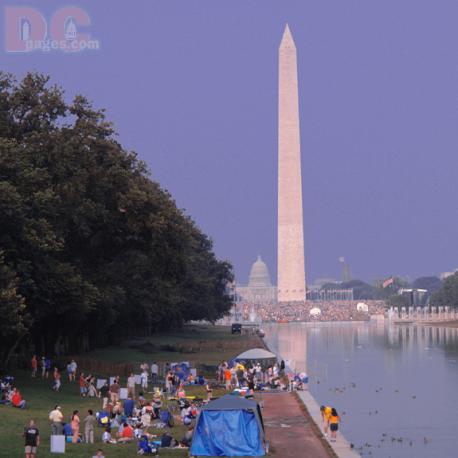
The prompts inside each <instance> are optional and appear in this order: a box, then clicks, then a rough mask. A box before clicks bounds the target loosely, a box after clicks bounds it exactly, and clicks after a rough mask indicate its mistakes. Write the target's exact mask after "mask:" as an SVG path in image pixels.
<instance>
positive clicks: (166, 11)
mask: <svg viewBox="0 0 458 458" xmlns="http://www.w3.org/2000/svg"><path fill="white" fill-rule="evenodd" d="M6 5H12V6H14V5H15V4H14V2H7V4H6ZM27 5H28V6H30V7H33V8H37V9H38V10H40V11H41V12H42V13H43V14H44V16H46V17H47V18H49V17H50V16H51V15H52V13H53V11H55V10H56V9H57V8H59V7H61V6H62V5H61V3H60V2H59V1H56V0H52V1H49V2H47V3H46V5H42V2H39V1H37V0H30V1H29V2H28V3H27ZM74 5H76V6H78V7H81V8H83V9H84V10H85V11H86V12H87V13H88V15H89V16H90V18H91V22H92V24H91V25H90V27H88V28H87V29H86V30H87V31H88V32H89V33H90V34H91V36H92V37H94V38H97V39H98V40H100V43H101V47H100V49H99V50H94V51H83V52H80V53H73V54H72V53H68V54H66V53H63V52H60V51H51V52H47V53H43V52H41V51H35V52H33V53H18V54H12V53H7V52H5V46H4V44H3V46H2V52H3V64H2V66H1V68H2V70H4V71H8V72H12V73H14V74H16V75H17V76H18V77H22V76H23V75H24V73H25V72H26V71H29V70H37V71H40V72H44V73H47V74H49V75H50V76H51V81H52V83H56V84H58V85H60V86H62V87H63V88H64V89H65V90H66V94H67V96H68V97H72V96H73V95H74V94H76V93H81V94H83V95H86V96H88V98H90V99H91V100H92V101H93V102H94V106H95V107H104V108H106V109H107V118H108V119H109V120H111V121H113V122H114V124H115V127H116V130H117V131H118V133H119V141H120V143H121V144H122V145H123V146H124V147H126V148H128V149H133V150H135V151H136V152H137V153H138V154H139V157H140V158H141V159H143V160H145V161H146V162H147V164H148V166H149V167H150V169H151V171H152V176H153V178H154V179H156V180H158V181H159V182H160V183H161V185H162V186H163V187H164V188H166V189H168V190H169V191H170V192H171V193H172V195H173V196H174V198H175V199H176V201H177V203H178V206H179V207H181V208H185V209H186V211H187V212H188V213H189V214H190V215H191V216H192V217H193V218H194V219H195V220H196V222H197V223H198V225H199V226H200V227H201V228H202V229H203V230H204V231H205V232H206V233H207V234H208V235H209V236H210V237H211V238H212V239H213V240H214V241H215V249H216V253H217V255H218V256H219V257H221V258H225V259H229V260H230V261H231V262H232V263H233V264H234V267H235V272H236V275H237V281H238V282H239V283H241V284H245V283H246V282H247V280H248V274H249V269H250V267H251V265H252V263H253V262H254V261H255V260H256V257H257V255H258V254H261V255H262V257H263V259H264V260H265V262H266V263H267V265H268V267H269V270H270V274H271V277H272V281H273V283H276V219H277V215H276V211H277V195H276V192H277V187H276V172H277V163H276V160H277V96H278V94H277V78H278V74H277V69H278V46H279V43H280V39H281V35H282V33H283V29H284V26H285V23H286V22H288V23H289V25H290V28H291V31H292V34H293V36H294V40H295V43H296V46H297V52H298V67H299V96H300V114H301V142H302V171H303V197H304V238H305V262H306V275H307V279H308V281H309V282H312V281H313V279H316V278H321V277H332V278H335V279H340V278H341V267H340V265H339V262H338V257H339V256H345V257H346V259H347V261H348V262H349V264H350V268H351V271H352V274H353V277H354V278H360V279H363V280H366V281H372V280H373V279H375V278H383V277H385V276H387V275H390V274H392V273H396V274H399V275H403V276H409V277H410V278H411V279H414V278H416V277H418V276H422V275H437V274H439V273H440V272H443V271H451V270H453V269H455V268H456V267H458V259H457V256H456V252H457V249H456V234H457V233H458V213H457V212H456V211H454V210H455V208H456V204H455V200H456V195H457V186H456V184H455V183H456V177H455V175H456V170H457V169H458V156H457V154H456V147H457V145H458V129H457V128H456V125H457V121H458V110H457V97H456V94H457V63H456V59H457V55H458V40H457V38H458V29H457V28H456V24H455V20H454V19H455V18H456V17H458V15H457V14H458V4H457V3H456V2H451V1H446V2H443V3H440V4H433V3H431V2H428V1H426V0H417V1H413V0H406V1H405V2H402V3H399V2H395V1H394V0H388V1H386V2H383V3H381V2H380V3H378V4H374V3H372V2H371V3H362V2H357V1H356V0H347V1H346V2H338V1H336V0H334V1H331V2H327V3H326V2H320V1H318V0H314V1H310V2H307V3H304V2H301V1H299V0H297V1H285V2H282V3H281V4H280V3H278V2H274V1H273V0H266V1H264V2H262V3H261V2H255V1H251V2H247V1H243V2H242V1H234V2H231V3H227V4H221V3H218V4H217V3H215V2H211V1H209V0H200V1H199V2H186V1H183V0H180V1H174V0H172V1H167V2H165V1H156V2H150V1H148V0H137V2H136V3H135V6H132V5H129V6H127V5H126V4H123V3H121V2H120V3H119V4H117V3H113V2H108V1H107V0H99V1H98V2H97V3H94V2H91V1H76V2H74ZM107 11H109V13H110V14H109V15H107V14H106V13H107ZM0 12H1V14H2V21H3V22H4V20H5V11H4V9H2V10H0Z"/></svg>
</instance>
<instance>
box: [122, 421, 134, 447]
mask: <svg viewBox="0 0 458 458" xmlns="http://www.w3.org/2000/svg"><path fill="white" fill-rule="evenodd" d="M133 440H134V430H133V429H132V426H130V425H128V424H127V423H124V425H123V428H122V433H121V434H120V437H119V439H118V442H130V441H133Z"/></svg>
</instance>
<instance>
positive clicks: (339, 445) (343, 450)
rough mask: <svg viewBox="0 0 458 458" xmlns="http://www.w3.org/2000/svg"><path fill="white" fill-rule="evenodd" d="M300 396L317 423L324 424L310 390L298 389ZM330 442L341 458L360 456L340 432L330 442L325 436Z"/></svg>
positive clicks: (357, 457) (356, 457)
mask: <svg viewBox="0 0 458 458" xmlns="http://www.w3.org/2000/svg"><path fill="white" fill-rule="evenodd" d="M297 394H298V395H299V398H300V399H301V401H302V402H303V403H304V405H305V406H306V407H307V410H308V412H309V414H310V416H311V417H312V420H313V421H314V422H315V424H316V425H320V426H321V425H322V419H321V412H320V406H319V405H318V404H317V402H316V401H315V398H314V397H313V396H312V395H311V394H310V393H309V392H308V391H298V392H297ZM325 440H326V441H327V442H328V444H329V445H330V446H331V447H332V449H333V450H334V453H335V454H336V455H337V456H338V457H339V458H359V456H360V455H359V454H358V453H357V452H356V451H355V450H354V449H352V448H351V446H350V443H349V442H348V441H347V440H346V439H345V437H343V436H342V434H341V433H340V432H339V433H337V440H336V441H335V442H330V441H329V439H328V438H325Z"/></svg>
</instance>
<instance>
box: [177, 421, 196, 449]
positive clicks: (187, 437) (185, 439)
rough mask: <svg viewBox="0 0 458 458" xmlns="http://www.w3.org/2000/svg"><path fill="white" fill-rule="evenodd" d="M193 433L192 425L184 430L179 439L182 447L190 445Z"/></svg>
mask: <svg viewBox="0 0 458 458" xmlns="http://www.w3.org/2000/svg"><path fill="white" fill-rule="evenodd" d="M193 434H194V427H193V426H190V427H189V428H188V430H187V431H186V433H185V435H184V437H183V439H181V441H180V444H181V445H182V446H183V447H191V442H192V436H193Z"/></svg>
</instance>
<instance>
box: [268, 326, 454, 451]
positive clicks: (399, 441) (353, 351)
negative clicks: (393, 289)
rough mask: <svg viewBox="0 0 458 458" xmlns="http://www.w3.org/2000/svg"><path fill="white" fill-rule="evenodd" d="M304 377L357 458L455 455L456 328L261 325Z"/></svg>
mask: <svg viewBox="0 0 458 458" xmlns="http://www.w3.org/2000/svg"><path fill="white" fill-rule="evenodd" d="M264 329H265V331H266V340H267V343H268V345H269V346H270V348H271V349H272V350H273V351H275V352H278V353H279V354H280V355H281V356H282V357H283V358H284V359H285V360H288V361H289V364H290V365H291V366H292V367H295V368H296V370H297V371H301V370H305V371H306V372H307V373H308V374H309V377H310V384H309V389H310V391H311V392H312V394H313V395H314V397H315V399H316V400H317V402H318V403H319V404H327V405H331V406H334V407H335V408H336V409H337V410H338V412H339V413H340V414H341V418H342V424H341V427H342V431H343V434H344V435H345V437H346V438H347V439H348V440H349V442H351V443H353V444H354V445H355V447H356V448H358V449H359V450H358V451H359V452H360V453H361V455H362V456H365V457H366V456H367V457H377V458H378V457H384V458H385V457H392V458H398V457H399V458H406V457H416V458H433V457H438V458H439V457H440V458H448V457H450V458H452V457H458V329H453V328H440V327H426V326H416V325H388V324H384V323H383V322H382V323H380V322H378V323H377V322H367V323H290V324H271V325H265V327H264Z"/></svg>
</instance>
